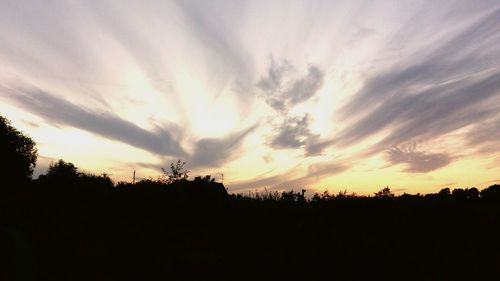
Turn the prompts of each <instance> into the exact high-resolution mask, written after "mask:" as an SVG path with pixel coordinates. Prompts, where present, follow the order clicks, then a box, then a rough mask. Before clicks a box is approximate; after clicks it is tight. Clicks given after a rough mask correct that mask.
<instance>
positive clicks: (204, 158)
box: [188, 125, 257, 167]
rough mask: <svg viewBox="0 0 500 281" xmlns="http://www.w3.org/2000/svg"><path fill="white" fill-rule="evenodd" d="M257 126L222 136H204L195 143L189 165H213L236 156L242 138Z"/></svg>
mask: <svg viewBox="0 0 500 281" xmlns="http://www.w3.org/2000/svg"><path fill="white" fill-rule="evenodd" d="M256 127H257V126H256V125H255V126H252V127H250V128H247V129H245V130H243V131H240V132H236V133H232V134H230V135H228V136H226V137H224V138H204V139H200V140H198V141H197V142H196V144H195V149H194V152H193V154H192V155H191V156H190V157H189V159H188V161H189V163H190V166H191V167H215V166H219V165H221V164H222V163H224V162H226V161H227V160H229V159H232V158H235V157H236V156H238V155H237V154H236V152H237V151H238V149H239V148H240V146H241V144H242V142H243V139H244V138H245V137H246V136H247V135H248V134H249V133H250V132H252V131H253V130H254V129H255V128H256Z"/></svg>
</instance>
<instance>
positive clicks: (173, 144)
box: [0, 86, 187, 157]
mask: <svg viewBox="0 0 500 281" xmlns="http://www.w3.org/2000/svg"><path fill="white" fill-rule="evenodd" d="M0 91H2V92H3V96H4V97H5V98H7V99H9V100H10V101H11V102H13V103H14V104H16V105H17V106H19V107H21V108H23V109H25V110H26V111H28V112H30V113H32V114H35V115H38V116H40V117H42V118H44V119H45V120H46V121H47V122H49V123H50V124H52V125H56V126H58V125H59V126H72V127H75V128H79V129H82V130H85V131H88V132H90V133H93V134H96V135H99V136H102V137H105V138H108V139H111V140H116V141H120V142H123V143H126V144H129V145H131V146H134V147H137V148H141V149H144V150H147V151H149V152H151V153H154V154H158V155H172V156H179V157H185V156H186V155H187V153H186V152H185V151H184V149H183V148H182V146H181V145H180V143H179V140H178V139H177V138H176V136H175V135H174V134H173V133H172V132H178V131H179V129H178V128H176V127H175V126H173V125H171V126H167V127H165V128H164V127H156V129H155V130H153V131H148V130H145V129H143V128H140V127H138V126H137V125H135V124H133V123H131V122H129V121H127V120H124V119H121V118H120V117H118V116H116V115H113V114H111V113H105V112H96V111H92V110H90V109H87V108H84V107H80V106H77V105H75V104H73V103H70V102H68V101H66V100H64V99H61V98H58V97H55V96H53V95H50V94H48V93H46V92H44V91H43V90H40V89H37V88H34V87H21V88H17V89H12V88H8V87H3V86H0Z"/></svg>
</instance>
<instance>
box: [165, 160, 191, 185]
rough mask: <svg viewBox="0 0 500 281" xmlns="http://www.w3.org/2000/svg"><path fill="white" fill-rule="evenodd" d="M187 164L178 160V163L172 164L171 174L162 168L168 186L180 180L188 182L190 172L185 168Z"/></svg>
mask: <svg viewBox="0 0 500 281" xmlns="http://www.w3.org/2000/svg"><path fill="white" fill-rule="evenodd" d="M184 165H186V162H182V161H181V159H178V160H177V162H176V163H173V162H172V163H170V172H168V171H166V170H165V169H164V168H161V169H162V171H163V174H164V175H165V176H166V177H167V179H166V182H167V183H168V184H170V183H174V182H177V181H180V180H187V178H188V177H189V175H188V174H189V172H190V171H188V170H186V169H185V168H184Z"/></svg>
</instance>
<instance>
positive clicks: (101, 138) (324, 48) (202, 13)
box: [0, 0, 500, 194]
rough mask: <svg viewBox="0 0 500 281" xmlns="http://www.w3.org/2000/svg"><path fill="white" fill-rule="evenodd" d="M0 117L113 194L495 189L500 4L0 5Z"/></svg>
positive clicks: (499, 147) (499, 153)
mask: <svg viewBox="0 0 500 281" xmlns="http://www.w3.org/2000/svg"><path fill="white" fill-rule="evenodd" d="M0 62H1V63H0V113H1V114H2V115H4V116H5V117H7V118H8V119H10V120H11V121H12V123H13V125H14V126H15V127H16V128H18V129H20V130H22V131H24V132H26V133H27V134H28V135H30V136H31V137H32V138H33V139H34V140H35V141H36V142H37V147H38V152H39V158H38V164H37V168H36V174H37V175H38V174H40V173H43V172H45V170H46V169H47V167H48V165H49V164H50V163H51V161H55V160H57V159H59V158H62V159H64V160H66V161H69V162H72V163H74V164H75V165H76V166H78V167H79V168H80V170H82V171H86V172H93V173H102V172H106V173H108V174H110V175H111V177H112V178H113V179H114V180H115V181H119V180H127V181H130V180H131V177H132V173H133V171H134V170H136V173H137V176H138V177H139V178H148V177H150V176H151V177H157V176H158V175H160V174H161V169H160V168H161V167H165V168H168V167H169V163H170V162H172V161H175V160H176V159H179V158H180V159H183V160H185V161H187V165H186V166H187V168H188V169H189V170H191V173H190V174H191V175H192V176H195V175H204V174H211V175H213V176H215V177H216V179H217V180H221V174H222V173H223V174H224V184H225V185H226V186H227V187H228V188H229V191H230V192H245V191H249V190H259V189H262V188H264V187H267V189H268V190H272V189H278V190H281V189H292V188H294V189H295V190H297V189H300V188H302V187H307V188H308V189H309V190H311V191H310V192H314V191H322V190H325V189H327V188H328V189H329V190H330V191H332V192H337V191H339V190H344V189H347V190H348V191H351V192H356V193H358V194H369V193H372V192H374V191H377V190H379V189H381V188H382V187H385V186H389V187H390V188H391V189H392V190H394V191H396V192H397V193H402V192H408V193H417V192H421V193H428V192H436V191H438V190H439V189H441V188H443V187H448V186H449V187H470V186H476V187H478V188H484V187H486V186H488V185H492V184H493V183H498V182H500V2H499V1H498V0H492V1H482V0H474V1H471V0H463V1H400V0H397V1H353V0H348V1H310V0H304V1H185V0H182V1H164V0H161V1H103V0H96V1H20V0H12V1H6V0H0Z"/></svg>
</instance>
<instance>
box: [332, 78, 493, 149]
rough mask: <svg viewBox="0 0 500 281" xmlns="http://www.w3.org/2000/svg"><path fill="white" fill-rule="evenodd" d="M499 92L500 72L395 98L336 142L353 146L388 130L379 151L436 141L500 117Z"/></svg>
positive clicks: (377, 146) (357, 123)
mask: <svg viewBox="0 0 500 281" xmlns="http://www.w3.org/2000/svg"><path fill="white" fill-rule="evenodd" d="M499 93H500V72H496V73H494V74H492V75H489V76H487V77H482V78H479V79H477V78H470V79H465V80H463V81H460V82H455V83H452V84H449V85H446V86H437V87H434V88H432V89H429V90H425V91H421V92H419V93H418V94H415V95H411V96H405V95H401V96H395V97H393V98H391V99H390V100H388V101H386V102H385V103H384V104H382V105H381V106H379V107H378V108H377V109H376V110H374V111H373V112H372V113H370V114H369V115H368V116H366V117H365V118H362V119H361V120H360V121H358V122H356V123H355V124H354V125H353V126H350V127H349V128H347V129H346V130H344V131H343V132H341V133H340V134H339V135H338V137H337V138H336V139H335V143H336V144H337V145H340V146H345V145H351V144H353V143H355V142H358V141H361V140H363V139H365V138H367V137H369V136H372V135H374V134H375V133H378V132H380V131H382V130H383V129H387V128H392V130H391V132H390V133H389V135H387V136H386V137H385V138H384V139H383V140H382V141H380V142H379V143H378V144H377V145H375V147H374V149H375V150H384V149H386V148H387V147H391V146H394V145H398V144H400V143H404V142H407V141H410V140H412V139H414V138H417V137H419V138H435V137H437V136H440V135H443V134H445V133H448V132H451V131H454V130H456V129H459V128H462V127H464V126H467V125H470V124H473V123H475V122H478V121H481V120H484V119H485V118H488V117H491V116H492V115H494V114H496V113H497V112H498V111H497V110H498V103H494V102H493V103H492V102H491V101H492V100H495V99H498V94H499ZM374 152H376V151H374Z"/></svg>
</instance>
